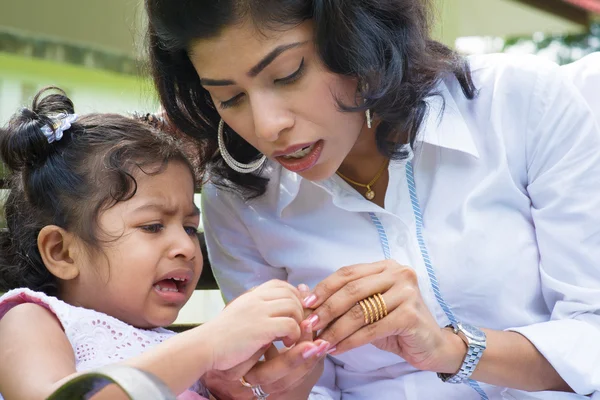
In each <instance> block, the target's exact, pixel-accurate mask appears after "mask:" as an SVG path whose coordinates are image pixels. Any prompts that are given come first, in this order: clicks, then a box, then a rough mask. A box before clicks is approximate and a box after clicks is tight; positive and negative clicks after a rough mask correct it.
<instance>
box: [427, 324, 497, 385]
mask: <svg viewBox="0 0 600 400" xmlns="http://www.w3.org/2000/svg"><path fill="white" fill-rule="evenodd" d="M448 327H450V328H452V330H453V331H454V333H456V334H457V335H458V336H460V338H461V339H462V340H463V341H464V342H465V343H466V344H467V355H466V356H465V359H464V361H463V363H462V365H461V366H460V369H459V370H458V372H457V373H456V374H441V373H438V374H437V375H438V377H439V378H440V379H441V380H442V381H444V382H447V383H463V382H464V381H466V380H468V379H469V378H470V377H471V375H472V374H473V371H475V367H477V363H479V360H480V359H481V356H482V355H483V351H484V350H485V348H486V345H487V343H486V336H485V332H483V331H482V330H481V329H479V328H476V327H474V326H473V325H469V324H463V323H460V322H458V323H456V325H454V324H450V325H448V326H447V328H448Z"/></svg>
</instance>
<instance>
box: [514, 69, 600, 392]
mask: <svg viewBox="0 0 600 400" xmlns="http://www.w3.org/2000/svg"><path fill="white" fill-rule="evenodd" d="M531 99H532V100H531V104H530V108H529V110H530V113H529V124H528V126H527V130H526V133H525V134H526V141H527V144H526V154H527V168H528V169H527V182H528V186H527V191H528V194H529V197H530V199H531V212H532V218H533V222H534V225H535V231H536V238H537V242H538V249H539V257H540V267H539V268H540V281H541V285H542V293H543V296H544V300H545V302H546V305H547V307H548V309H549V310H550V312H551V319H550V321H546V322H540V323H537V324H534V325H529V326H525V327H518V328H512V329H510V330H513V331H516V332H519V333H521V334H522V335H524V336H525V337H527V338H528V339H529V340H530V341H531V342H532V343H533V344H534V345H535V346H536V348H537V349H538V350H539V351H540V352H541V353H542V354H543V355H544V357H546V359H547V360H548V361H549V362H550V364H552V366H553V367H554V368H555V369H556V371H557V372H558V373H559V374H560V375H561V377H562V378H563V379H564V380H565V381H566V382H567V383H568V384H569V385H570V386H571V388H572V389H573V390H574V391H575V392H577V393H579V394H590V393H592V392H594V391H598V390H600V368H599V367H598V366H599V365H600V129H599V128H598V125H597V124H596V122H595V120H594V117H593V115H592V113H591V110H590V108H589V107H588V106H587V105H586V104H585V101H584V99H583V98H582V97H581V95H580V94H579V93H578V91H577V89H576V88H575V86H574V85H573V84H572V82H570V81H569V80H568V79H567V78H566V76H565V75H564V73H561V71H560V70H559V67H549V68H547V69H544V70H543V71H540V73H539V75H538V78H537V83H536V85H535V89H534V92H533V94H532V97H531Z"/></svg>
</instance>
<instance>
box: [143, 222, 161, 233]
mask: <svg viewBox="0 0 600 400" xmlns="http://www.w3.org/2000/svg"><path fill="white" fill-rule="evenodd" d="M140 229H141V230H143V231H144V232H147V233H158V232H160V231H162V230H163V229H164V226H163V225H162V224H150V225H144V226H140Z"/></svg>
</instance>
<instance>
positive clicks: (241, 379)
mask: <svg viewBox="0 0 600 400" xmlns="http://www.w3.org/2000/svg"><path fill="white" fill-rule="evenodd" d="M240 383H241V384H242V385H244V386H245V387H247V388H250V389H252V385H251V384H249V383H248V382H247V381H246V379H244V377H243V376H242V377H241V378H240Z"/></svg>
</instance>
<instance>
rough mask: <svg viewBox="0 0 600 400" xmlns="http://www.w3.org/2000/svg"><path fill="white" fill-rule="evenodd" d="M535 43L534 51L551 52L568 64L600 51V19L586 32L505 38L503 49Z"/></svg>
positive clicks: (557, 59)
mask: <svg viewBox="0 0 600 400" xmlns="http://www.w3.org/2000/svg"><path fill="white" fill-rule="evenodd" d="M531 45H533V53H534V54H538V53H540V52H551V53H552V54H553V55H554V57H555V60H556V62H558V63H559V64H568V63H571V62H573V61H576V60H578V59H580V58H581V57H583V56H585V55H587V54H589V53H593V52H596V51H600V21H598V22H594V23H592V24H591V25H590V29H589V31H588V32H586V33H580V34H560V35H547V34H541V33H538V34H535V35H533V36H520V37H513V38H509V39H506V40H505V43H504V48H503V51H509V50H510V49H512V48H515V47H518V46H531Z"/></svg>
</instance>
